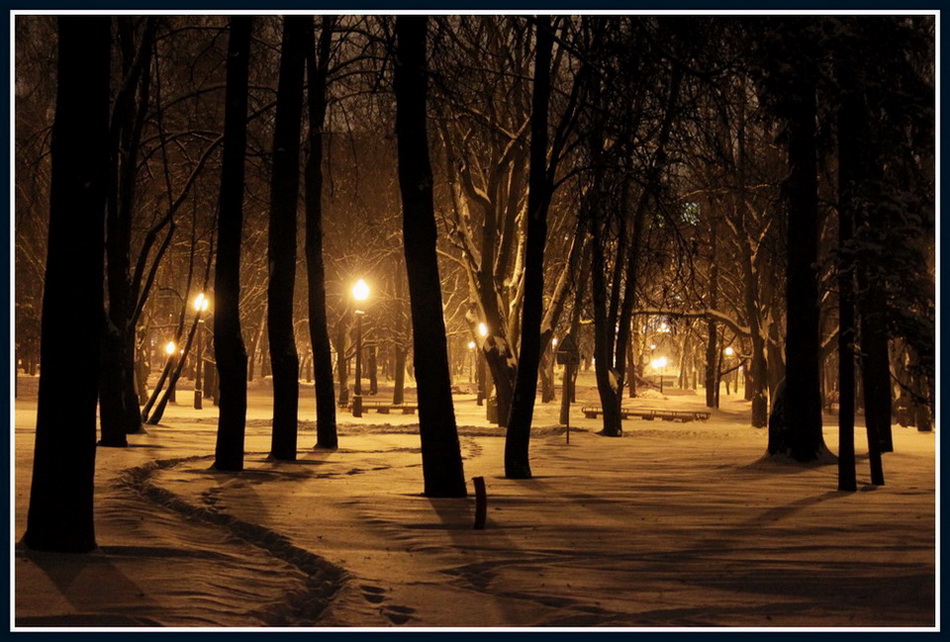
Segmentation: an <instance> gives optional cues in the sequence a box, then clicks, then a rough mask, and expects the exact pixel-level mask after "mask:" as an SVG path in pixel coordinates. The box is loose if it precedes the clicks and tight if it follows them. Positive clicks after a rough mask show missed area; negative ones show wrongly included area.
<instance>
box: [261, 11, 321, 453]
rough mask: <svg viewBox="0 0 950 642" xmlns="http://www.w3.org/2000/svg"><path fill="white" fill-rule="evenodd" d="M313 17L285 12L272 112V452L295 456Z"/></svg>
mask: <svg viewBox="0 0 950 642" xmlns="http://www.w3.org/2000/svg"><path fill="white" fill-rule="evenodd" d="M308 29H309V31H310V34H312V33H313V19H312V18H311V17H308V16H285V17H284V27H283V35H282V38H281V46H280V72H279V73H280V75H279V77H278V80H277V107H276V114H275V116H274V163H273V167H272V172H271V193H270V228H269V230H268V246H267V248H268V251H267V265H268V266H269V279H268V282H267V334H268V340H269V343H270V360H271V369H272V371H273V375H274V379H273V382H274V425H273V430H272V432H271V450H270V456H271V457H272V458H273V459H279V460H284V461H294V460H295V459H297V405H298V397H299V394H300V383H299V378H300V364H299V361H298V358H297V346H296V344H295V341H294V284H295V280H296V279H295V276H296V270H297V197H298V193H299V190H300V160H299V158H300V118H301V115H302V113H303V73H304V62H305V57H306V50H307V47H306V45H307V41H308V40H311V39H312V35H311V36H309V37H308V33H307V32H308Z"/></svg>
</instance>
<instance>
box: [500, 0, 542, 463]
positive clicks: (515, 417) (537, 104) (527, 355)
mask: <svg viewBox="0 0 950 642" xmlns="http://www.w3.org/2000/svg"><path fill="white" fill-rule="evenodd" d="M535 39H536V44H535V47H536V48H535V63H534V90H533V93H532V96H531V151H530V163H531V164H530V167H529V169H528V172H529V177H528V226H527V238H526V240H525V271H524V301H523V304H522V308H521V342H520V343H519V346H520V349H519V352H518V370H517V375H516V378H515V389H514V395H513V397H512V401H511V415H510V417H509V420H508V432H507V434H506V436H505V477H508V478H509V479H528V478H530V477H531V463H530V460H529V457H528V445H529V442H530V440H531V420H532V418H533V417H534V400H535V396H536V395H537V392H538V368H539V366H540V361H541V317H542V315H543V314H544V244H545V241H546V240H547V234H548V205H549V204H550V202H551V192H552V190H553V186H552V185H551V180H550V177H549V172H548V98H549V97H550V94H551V52H552V50H553V48H554V34H553V33H552V31H551V17H550V16H539V17H538V18H537V19H536V27H535Z"/></svg>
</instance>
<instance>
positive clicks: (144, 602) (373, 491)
mask: <svg viewBox="0 0 950 642" xmlns="http://www.w3.org/2000/svg"><path fill="white" fill-rule="evenodd" d="M181 390H185V387H184V385H183V386H182V388H181ZM301 392H302V398H301V406H300V419H301V433H300V439H299V445H300V450H299V460H298V461H297V462H295V463H278V462H274V461H270V460H268V459H267V451H268V446H269V440H270V437H269V419H270V415H271V408H270V403H271V402H270V395H269V390H268V389H267V388H264V387H255V388H253V389H252V390H251V391H250V403H249V418H248V429H247V442H246V448H247V457H246V470H245V471H244V472H242V473H240V474H224V473H218V472H214V471H211V470H209V466H210V465H211V462H212V457H211V454H212V453H213V449H214V438H215V429H216V413H217V409H216V408H215V407H213V406H212V405H211V404H210V403H206V404H205V408H204V409H203V410H194V409H192V408H190V404H189V403H188V402H189V401H190V399H191V395H190V394H189V393H184V394H179V396H178V399H179V403H178V404H177V405H176V404H169V406H168V410H167V411H166V413H165V416H164V419H163V421H162V424H161V425H159V426H149V427H148V433H147V434H143V435H133V436H131V437H130V443H131V446H130V447H129V448H126V449H108V448H101V449H99V451H98V453H97V462H96V466H97V473H96V528H97V540H98V543H99V546H100V548H99V550H97V551H96V552H94V553H92V554H89V555H65V554H52V553H38V552H34V551H28V550H25V549H24V548H23V547H22V545H21V544H19V543H18V542H19V540H20V539H21V538H22V536H23V532H24V529H25V523H26V511H27V504H28V499H29V482H30V474H31V461H32V448H33V434H34V427H35V413H36V398H35V379H31V378H25V377H21V378H20V383H19V387H18V397H17V398H16V401H15V404H13V405H14V410H15V416H14V418H13V419H14V420H15V429H16V430H15V436H14V440H15V443H14V446H15V449H14V453H13V454H14V456H15V462H13V463H14V464H15V469H14V477H15V496H14V502H13V507H12V510H13V513H14V514H13V515H12V516H11V519H12V522H13V531H14V532H13V533H12V536H13V539H14V542H15V543H16V544H15V546H14V547H13V550H12V551H11V568H12V569H13V571H14V573H13V577H12V578H11V579H12V580H13V583H14V586H13V587H11V596H12V599H13V600H14V603H13V604H12V605H11V607H12V612H13V615H14V616H15V622H11V626H12V627H14V630H16V631H42V630H64V629H59V628H56V627H67V629H73V628H81V629H83V630H100V629H101V630H126V629H129V630H143V629H141V628H132V627H143V626H144V627H146V630H147V628H152V627H163V628H162V630H166V631H167V630H183V631H188V630H192V627H204V628H210V627H214V628H219V629H221V630H243V629H254V630H267V629H270V628H272V627H293V628H292V629H291V630H296V629H297V628H300V629H303V630H314V629H328V630H344V627H345V630H357V629H358V630H369V631H376V630H390V629H391V628H392V627H399V628H400V629H409V630H431V629H440V628H449V627H451V628H453V629H455V630H460V631H461V630H468V629H478V630H483V629H484V630H518V631H525V630H533V629H534V628H537V627H544V628H543V630H545V631H551V630H569V631H577V630H581V631H583V630H588V627H599V628H598V630H613V629H617V630H654V629H657V630H664V631H669V630H688V631H703V630H720V629H718V628H716V629H713V627H735V628H736V629H738V630H747V629H755V630H758V629H764V630H785V629H794V630H799V629H802V628H803V627H804V629H805V630H811V629H834V630H850V629H862V630H865V629H872V628H873V629H879V628H887V629H889V630H890V629H891V627H896V629H895V630H903V629H907V630H915V631H926V630H931V631H932V630H937V629H938V627H939V619H938V615H937V610H936V606H935V605H936V603H937V596H938V595H939V583H938V576H937V573H936V568H937V554H938V550H937V548H936V541H937V527H936V524H937V520H936V517H937V511H936V483H935V482H936V456H935V452H936V448H935V440H936V438H937V435H936V433H919V432H917V431H916V429H913V428H901V427H899V426H895V429H894V431H895V434H894V442H895V452H894V453H888V454H886V455H885V457H884V467H885V475H886V481H887V484H886V485H885V486H882V487H873V486H870V485H869V480H868V477H869V474H868V465H867V457H866V441H865V434H864V429H863V427H862V428H859V429H858V431H857V435H856V443H857V445H858V457H859V460H858V484H859V492H856V493H842V492H838V491H837V490H836V487H837V483H836V479H837V477H836V475H837V468H836V466H834V465H816V466H800V465H795V464H790V463H787V462H778V461H770V460H767V459H765V458H763V454H764V452H765V446H766V441H767V433H766V431H765V430H761V429H755V428H751V427H749V426H748V425H747V424H748V417H749V405H748V402H745V401H742V400H740V399H738V398H736V397H731V396H726V395H723V397H722V399H723V401H722V408H721V409H720V410H715V411H713V412H712V417H711V418H710V419H709V421H706V422H698V421H697V422H689V423H672V422H664V421H654V422H649V421H645V420H641V419H631V420H627V421H625V422H624V436H623V437H622V438H609V437H602V436H598V435H597V434H595V433H596V431H598V430H600V428H601V425H600V421H599V420H593V419H585V418H584V416H583V415H582V413H581V412H580V407H581V406H582V405H585V404H588V403H597V393H596V390H595V389H594V388H593V372H584V373H582V374H581V375H580V378H579V385H578V400H577V401H578V403H577V404H576V405H575V406H574V407H573V412H572V416H571V434H570V443H569V444H568V443H566V439H565V434H564V428H563V427H559V426H557V412H558V408H559V405H560V404H559V401H556V402H553V403H549V404H541V403H539V404H538V405H537V409H536V411H535V415H534V416H535V420H534V421H535V424H534V425H535V429H534V430H533V435H532V445H531V461H532V471H533V472H534V474H535V478H534V479H531V480H507V479H505V478H504V476H503V452H504V438H503V431H502V430H501V429H499V428H497V427H494V426H492V425H490V424H489V423H488V422H487V421H486V420H485V408H484V406H482V407H479V406H477V405H476V404H475V397H474V395H458V396H457V397H456V413H457V417H458V423H459V425H460V429H459V430H460V434H461V443H462V449H463V454H464V457H465V474H466V477H467V479H469V480H471V478H472V477H474V476H482V477H484V479H485V481H486V486H487V492H488V521H487V526H486V528H485V529H484V530H475V529H474V528H473V519H474V513H475V506H474V504H475V500H474V491H473V486H472V483H471V481H469V492H470V497H468V498H465V499H428V498H426V497H424V496H422V495H421V491H422V471H421V458H420V454H419V438H418V435H417V432H416V431H417V427H416V425H415V422H416V421H418V419H417V416H416V415H401V414H391V415H378V414H376V413H375V412H367V413H364V415H363V417H362V418H360V419H355V418H353V417H351V416H350V415H349V414H346V413H345V412H341V413H340V414H338V420H339V422H340V430H339V432H340V445H341V447H340V449H339V450H337V451H334V452H326V451H315V450H311V449H310V446H311V445H312V444H313V442H314V441H315V437H314V426H313V420H314V418H315V411H314V401H313V393H312V389H311V388H310V387H309V386H302V388H301ZM384 394H385V393H384V392H381V393H380V396H381V397H382V396H383V395H384ZM703 398H704V395H702V394H698V395H697V394H687V393H683V392H682V391H678V390H668V391H666V394H664V395H659V394H658V393H657V394H654V395H651V396H650V397H649V398H644V399H636V400H625V403H626V404H628V405H637V404H640V405H644V406H648V407H665V408H671V409H697V410H699V409H702V408H703ZM836 430H837V429H836V427H835V422H834V418H833V417H826V429H825V439H826V443H827V444H828V446H829V448H830V449H831V450H832V451H834V450H836V446H837V438H836ZM12 619H13V618H11V620H12ZM167 627H172V628H167ZM280 630H287V629H283V628H282V629H280Z"/></svg>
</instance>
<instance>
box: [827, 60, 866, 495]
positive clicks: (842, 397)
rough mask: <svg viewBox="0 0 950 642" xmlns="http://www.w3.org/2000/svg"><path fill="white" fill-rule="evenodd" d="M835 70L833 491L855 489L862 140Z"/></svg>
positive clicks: (857, 98)
mask: <svg viewBox="0 0 950 642" xmlns="http://www.w3.org/2000/svg"><path fill="white" fill-rule="evenodd" d="M835 71H836V75H837V77H838V79H839V82H840V83H841V87H842V91H843V95H842V97H841V105H840V106H839V108H838V118H837V125H838V266H837V267H838V324H839V327H838V490H844V491H854V490H857V479H856V475H855V456H854V408H855V405H854V401H855V400H854V396H855V395H854V385H855V377H854V373H855V367H854V360H855V353H854V343H855V318H854V256H853V248H852V243H853V239H854V218H855V216H854V212H855V207H856V203H857V189H858V181H859V180H860V177H861V176H862V175H863V174H864V172H863V171H862V169H861V165H862V164H863V162H864V154H863V152H862V146H863V142H864V141H866V140H867V134H868V132H867V131H866V127H865V122H866V119H865V118H863V117H862V115H863V112H864V109H863V107H862V104H861V103H862V97H861V95H860V93H859V92H858V91H857V90H856V87H854V70H853V69H852V68H851V66H850V65H848V64H847V63H846V62H845V61H842V60H838V61H837V64H836V66H835Z"/></svg>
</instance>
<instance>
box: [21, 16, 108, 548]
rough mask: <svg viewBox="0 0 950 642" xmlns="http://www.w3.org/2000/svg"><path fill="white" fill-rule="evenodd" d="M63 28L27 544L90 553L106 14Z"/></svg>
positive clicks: (73, 19)
mask: <svg viewBox="0 0 950 642" xmlns="http://www.w3.org/2000/svg"><path fill="white" fill-rule="evenodd" d="M58 27H59V59H58V67H57V80H58V88H57V92H56V117H55V120H54V122H53V132H52V145H51V156H52V177H51V188H50V219H49V245H48V254H47V261H46V277H45V290H44V293H43V313H42V320H41V323H42V325H41V332H42V341H41V346H40V383H39V398H38V400H37V413H36V443H35V449H34V456H33V478H32V484H31V486H30V507H29V512H28V514H27V525H26V534H25V535H24V538H23V541H24V544H25V545H26V546H27V547H29V548H32V549H37V550H48V551H60V552H74V553H85V552H89V551H91V550H93V549H94V548H96V536H95V526H94V522H93V483H94V474H95V462H96V400H97V397H98V374H99V348H100V339H101V335H102V318H103V305H104V292H103V247H104V239H103V226H104V223H105V206H106V189H107V181H108V175H107V173H108V164H109V150H108V138H109V56H110V18H109V17H107V16H82V17H78V16H69V17H59V18H58ZM77 363H78V364H82V367H83V372H82V376H77V371H76V364H77Z"/></svg>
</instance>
